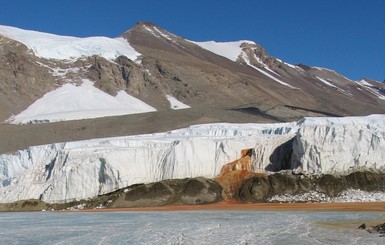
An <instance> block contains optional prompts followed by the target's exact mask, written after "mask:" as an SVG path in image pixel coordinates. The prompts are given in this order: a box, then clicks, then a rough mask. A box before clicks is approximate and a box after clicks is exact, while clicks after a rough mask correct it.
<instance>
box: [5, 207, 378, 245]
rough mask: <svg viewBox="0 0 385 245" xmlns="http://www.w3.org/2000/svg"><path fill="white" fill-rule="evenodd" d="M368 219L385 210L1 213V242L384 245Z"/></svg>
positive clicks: (376, 217) (374, 217)
mask: <svg viewBox="0 0 385 245" xmlns="http://www.w3.org/2000/svg"><path fill="white" fill-rule="evenodd" d="M368 219H377V220H382V223H383V222H385V213H379V212H357V213H353V212H315V213H311V212H270V211H269V212H266V211H170V212H164V211H162V212H106V213H81V212H77V213H61V212H26V213H0V244H50V245H51V244H285V245H286V244H349V245H350V244H384V243H385V237H379V235H378V234H370V233H368V232H366V231H364V230H358V229H356V227H358V225H357V226H356V225H355V223H357V222H358V223H359V222H361V221H364V220H368ZM380 222H381V221H379V223H380ZM346 224H347V225H349V224H350V226H351V227H347V226H346Z"/></svg>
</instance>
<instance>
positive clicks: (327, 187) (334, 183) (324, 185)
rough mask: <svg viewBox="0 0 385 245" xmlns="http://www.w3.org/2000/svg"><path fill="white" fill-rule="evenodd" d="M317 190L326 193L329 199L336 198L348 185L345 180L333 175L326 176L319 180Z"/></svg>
mask: <svg viewBox="0 0 385 245" xmlns="http://www.w3.org/2000/svg"><path fill="white" fill-rule="evenodd" d="M316 189H317V190H318V191H319V192H323V193H325V194H326V195H328V196H329V197H335V196H337V195H338V194H339V193H340V192H341V191H343V190H344V189H346V183H345V182H344V179H343V178H339V177H336V176H334V175H331V174H325V175H323V176H321V177H320V178H319V179H317V181H316Z"/></svg>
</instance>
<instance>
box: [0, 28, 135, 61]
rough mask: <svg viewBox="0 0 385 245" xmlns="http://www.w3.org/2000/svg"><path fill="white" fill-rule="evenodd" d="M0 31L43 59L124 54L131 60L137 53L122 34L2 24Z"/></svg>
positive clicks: (73, 58) (109, 56) (69, 58)
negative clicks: (40, 29) (81, 35)
mask: <svg viewBox="0 0 385 245" xmlns="http://www.w3.org/2000/svg"><path fill="white" fill-rule="evenodd" d="M0 35H2V36H5V37H7V38H9V39H13V40H16V41H18V42H21V43H23V44H24V45H26V46H27V47H28V48H29V49H31V50H32V51H33V53H34V54H35V55H36V56H39V57H42V58H47V59H57V60H75V59H77V58H80V57H83V56H92V55H98V56H101V57H104V58H106V59H115V58H117V57H119V56H121V55H124V56H126V57H127V58H129V59H131V60H135V59H136V58H137V57H138V56H139V55H140V54H139V53H138V52H137V51H135V49H134V48H133V47H131V46H130V44H129V43H128V42H127V40H124V39H123V38H115V39H112V38H108V37H87V38H78V37H68V36H59V35H53V34H48V33H43V32H37V31H28V30H22V29H19V28H15V27H9V26H2V25H0Z"/></svg>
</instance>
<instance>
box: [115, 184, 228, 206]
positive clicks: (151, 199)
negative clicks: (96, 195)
mask: <svg viewBox="0 0 385 245" xmlns="http://www.w3.org/2000/svg"><path fill="white" fill-rule="evenodd" d="M221 192H222V188H221V186H220V185H219V184H218V183H216V182H215V181H213V180H209V179H205V178H192V179H175V180H163V181H160V182H155V183H151V184H139V185H135V186H132V187H129V188H128V189H126V190H124V191H120V193H115V194H114V195H111V196H110V197H109V199H110V200H112V204H111V206H110V207H148V206H161V205H170V204H177V205H191V204H209V203H213V202H218V201H219V200H221Z"/></svg>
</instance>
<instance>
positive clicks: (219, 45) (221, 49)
mask: <svg viewBox="0 0 385 245" xmlns="http://www.w3.org/2000/svg"><path fill="white" fill-rule="evenodd" d="M191 42H192V43H195V44H197V45H199V46H200V47H201V48H203V49H206V50H208V51H210V52H213V53H214V54H217V55H220V56H223V57H225V58H227V59H229V60H232V61H234V62H235V61H237V60H238V57H239V56H240V55H241V53H242V47H241V45H242V44H243V43H250V44H255V43H254V42H252V41H246V40H242V41H235V42H215V41H207V42H193V41H191Z"/></svg>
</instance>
